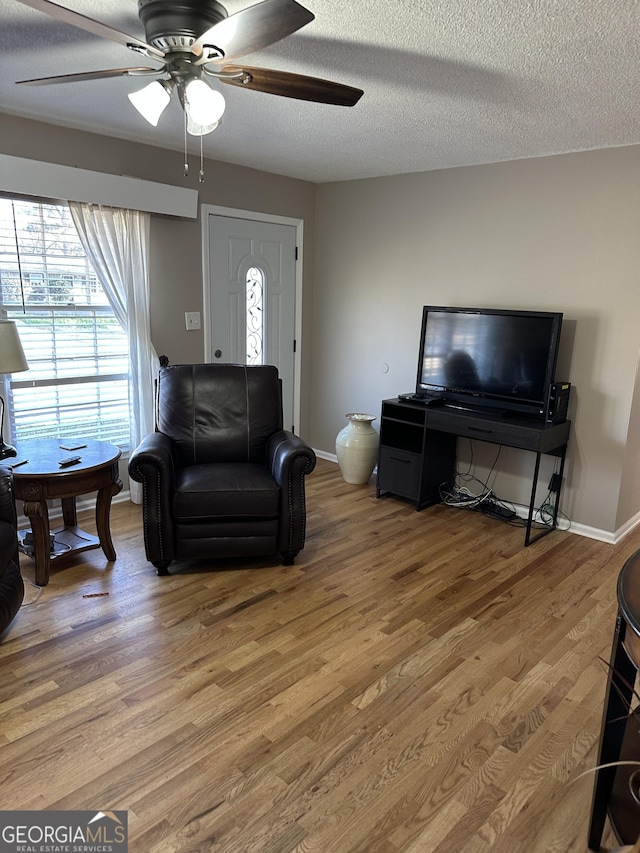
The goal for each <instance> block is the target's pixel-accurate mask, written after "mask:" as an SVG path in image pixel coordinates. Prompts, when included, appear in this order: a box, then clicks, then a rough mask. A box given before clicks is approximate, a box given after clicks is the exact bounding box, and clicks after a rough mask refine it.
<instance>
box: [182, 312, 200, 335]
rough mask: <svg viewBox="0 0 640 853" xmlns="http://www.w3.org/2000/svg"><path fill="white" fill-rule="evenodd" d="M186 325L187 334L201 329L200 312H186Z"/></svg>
mask: <svg viewBox="0 0 640 853" xmlns="http://www.w3.org/2000/svg"><path fill="white" fill-rule="evenodd" d="M184 323H185V326H186V327H187V332H195V331H196V329H199V328H200V312H199V311H185V313H184Z"/></svg>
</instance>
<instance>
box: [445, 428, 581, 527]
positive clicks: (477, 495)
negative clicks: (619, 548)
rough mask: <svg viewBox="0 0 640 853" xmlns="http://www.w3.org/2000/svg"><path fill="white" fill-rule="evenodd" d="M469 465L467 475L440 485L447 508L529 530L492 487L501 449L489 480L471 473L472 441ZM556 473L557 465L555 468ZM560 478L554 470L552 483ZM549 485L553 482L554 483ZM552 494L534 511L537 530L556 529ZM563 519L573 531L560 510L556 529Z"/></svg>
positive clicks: (511, 506) (472, 463)
mask: <svg viewBox="0 0 640 853" xmlns="http://www.w3.org/2000/svg"><path fill="white" fill-rule="evenodd" d="M469 449H470V462H469V465H468V466H467V469H466V470H465V471H456V473H455V476H454V482H453V484H452V485H451V484H448V483H442V484H441V485H440V498H441V500H442V503H444V504H445V505H446V506H451V507H455V508H457V509H469V510H474V511H475V512H481V513H483V514H484V515H487V516H488V517H489V518H494V519H496V520H497V521H502V522H503V523H504V524H509V525H510V526H512V527H526V526H527V519H526V518H521V517H520V516H519V515H518V514H517V511H516V507H515V505H514V504H512V503H510V502H508V501H504V500H502V499H501V498H499V497H498V496H497V495H496V494H495V492H494V490H493V487H492V486H490V485H489V484H490V481H491V479H492V477H493V481H494V482H495V478H496V476H497V475H496V473H495V467H496V464H497V462H498V458H499V456H500V451H501V450H502V446H500V447H499V448H498V452H497V454H496V457H495V459H494V461H493V464H492V466H491V468H490V470H489V473H488V475H487V478H486V480H484V481H483V480H480V479H479V478H478V477H476V476H475V475H474V474H472V473H471V472H472V470H473V467H474V462H473V441H472V440H469ZM555 469H557V463H556V465H555ZM557 476H559V472H558V471H557V470H554V472H553V474H552V478H551V481H553V479H554V478H555V477H557ZM551 481H550V482H551ZM472 484H475V485H476V487H477V490H476V491H475V492H474V491H472V489H471V488H470V485H472ZM552 495H553V491H552V490H551V488H550V489H549V491H548V492H547V495H546V497H545V499H544V500H543V502H542V503H541V504H540V506H539V507H537V508H535V509H534V515H533V518H532V522H531V526H532V529H534V530H542V529H544V528H550V527H553V515H554V504H555V501H554V500H553V499H552ZM560 518H562V519H564V521H565V522H566V524H567V526H566V527H565V528H563V529H566V530H568V529H569V528H570V527H571V521H570V519H569V518H568V516H566V515H564V514H563V513H561V512H560V511H559V510H558V514H557V519H556V525H557V524H558V521H559V520H560Z"/></svg>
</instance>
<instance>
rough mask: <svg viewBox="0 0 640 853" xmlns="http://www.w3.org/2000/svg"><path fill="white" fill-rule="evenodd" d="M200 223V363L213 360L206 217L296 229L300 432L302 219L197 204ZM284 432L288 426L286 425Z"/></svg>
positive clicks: (295, 411) (297, 419)
mask: <svg viewBox="0 0 640 853" xmlns="http://www.w3.org/2000/svg"><path fill="white" fill-rule="evenodd" d="M200 212H201V221H202V309H203V314H204V319H203V326H202V328H203V331H204V360H205V362H207V363H211V362H212V360H213V346H212V341H211V278H210V274H209V270H210V268H211V267H210V264H209V262H210V259H211V253H210V245H209V217H210V216H228V217H232V218H235V219H248V220H252V221H254V222H272V223H274V224H276V225H291V226H293V227H294V228H295V229H296V246H297V259H296V260H297V262H296V282H295V288H296V290H295V293H296V306H295V307H296V311H295V328H294V331H293V334H294V338H295V342H296V347H295V351H294V353H293V423H294V424H295V429H296V432H297V433H298V434H299V433H300V397H301V390H300V389H301V383H300V377H301V364H302V270H303V246H304V243H303V236H304V222H303V220H302V219H293V218H291V217H289V216H279V215H277V214H275V213H259V212H257V211H252V210H241V209H240V208H235V207H222V206H221V205H217V204H202V205H200ZM287 429H288V426H287Z"/></svg>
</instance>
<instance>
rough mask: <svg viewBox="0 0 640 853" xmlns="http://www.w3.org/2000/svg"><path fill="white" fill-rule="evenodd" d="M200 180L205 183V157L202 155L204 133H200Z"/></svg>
mask: <svg viewBox="0 0 640 853" xmlns="http://www.w3.org/2000/svg"><path fill="white" fill-rule="evenodd" d="M198 180H199V181H200V183H201V184H204V158H203V156H202V134H200V174H199V175H198Z"/></svg>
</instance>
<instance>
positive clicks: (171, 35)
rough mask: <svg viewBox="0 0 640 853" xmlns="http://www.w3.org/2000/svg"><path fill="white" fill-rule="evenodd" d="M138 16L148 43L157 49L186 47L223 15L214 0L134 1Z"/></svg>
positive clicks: (223, 11) (224, 16) (223, 16)
mask: <svg viewBox="0 0 640 853" xmlns="http://www.w3.org/2000/svg"><path fill="white" fill-rule="evenodd" d="M138 15H139V17H140V20H141V21H142V25H143V27H144V32H145V37H146V41H147V43H148V44H151V45H153V46H154V47H157V48H158V49H159V50H163V51H171V50H188V49H189V47H190V46H191V45H192V44H193V42H194V41H195V40H196V39H197V38H198V37H199V36H201V35H202V33H205V32H206V31H207V30H209V29H211V27H213V26H214V25H215V24H217V23H219V22H220V21H222V20H224V19H225V18H226V17H227V10H226V9H225V8H224V6H223V5H222V4H221V3H218V2H217V0H138Z"/></svg>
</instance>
